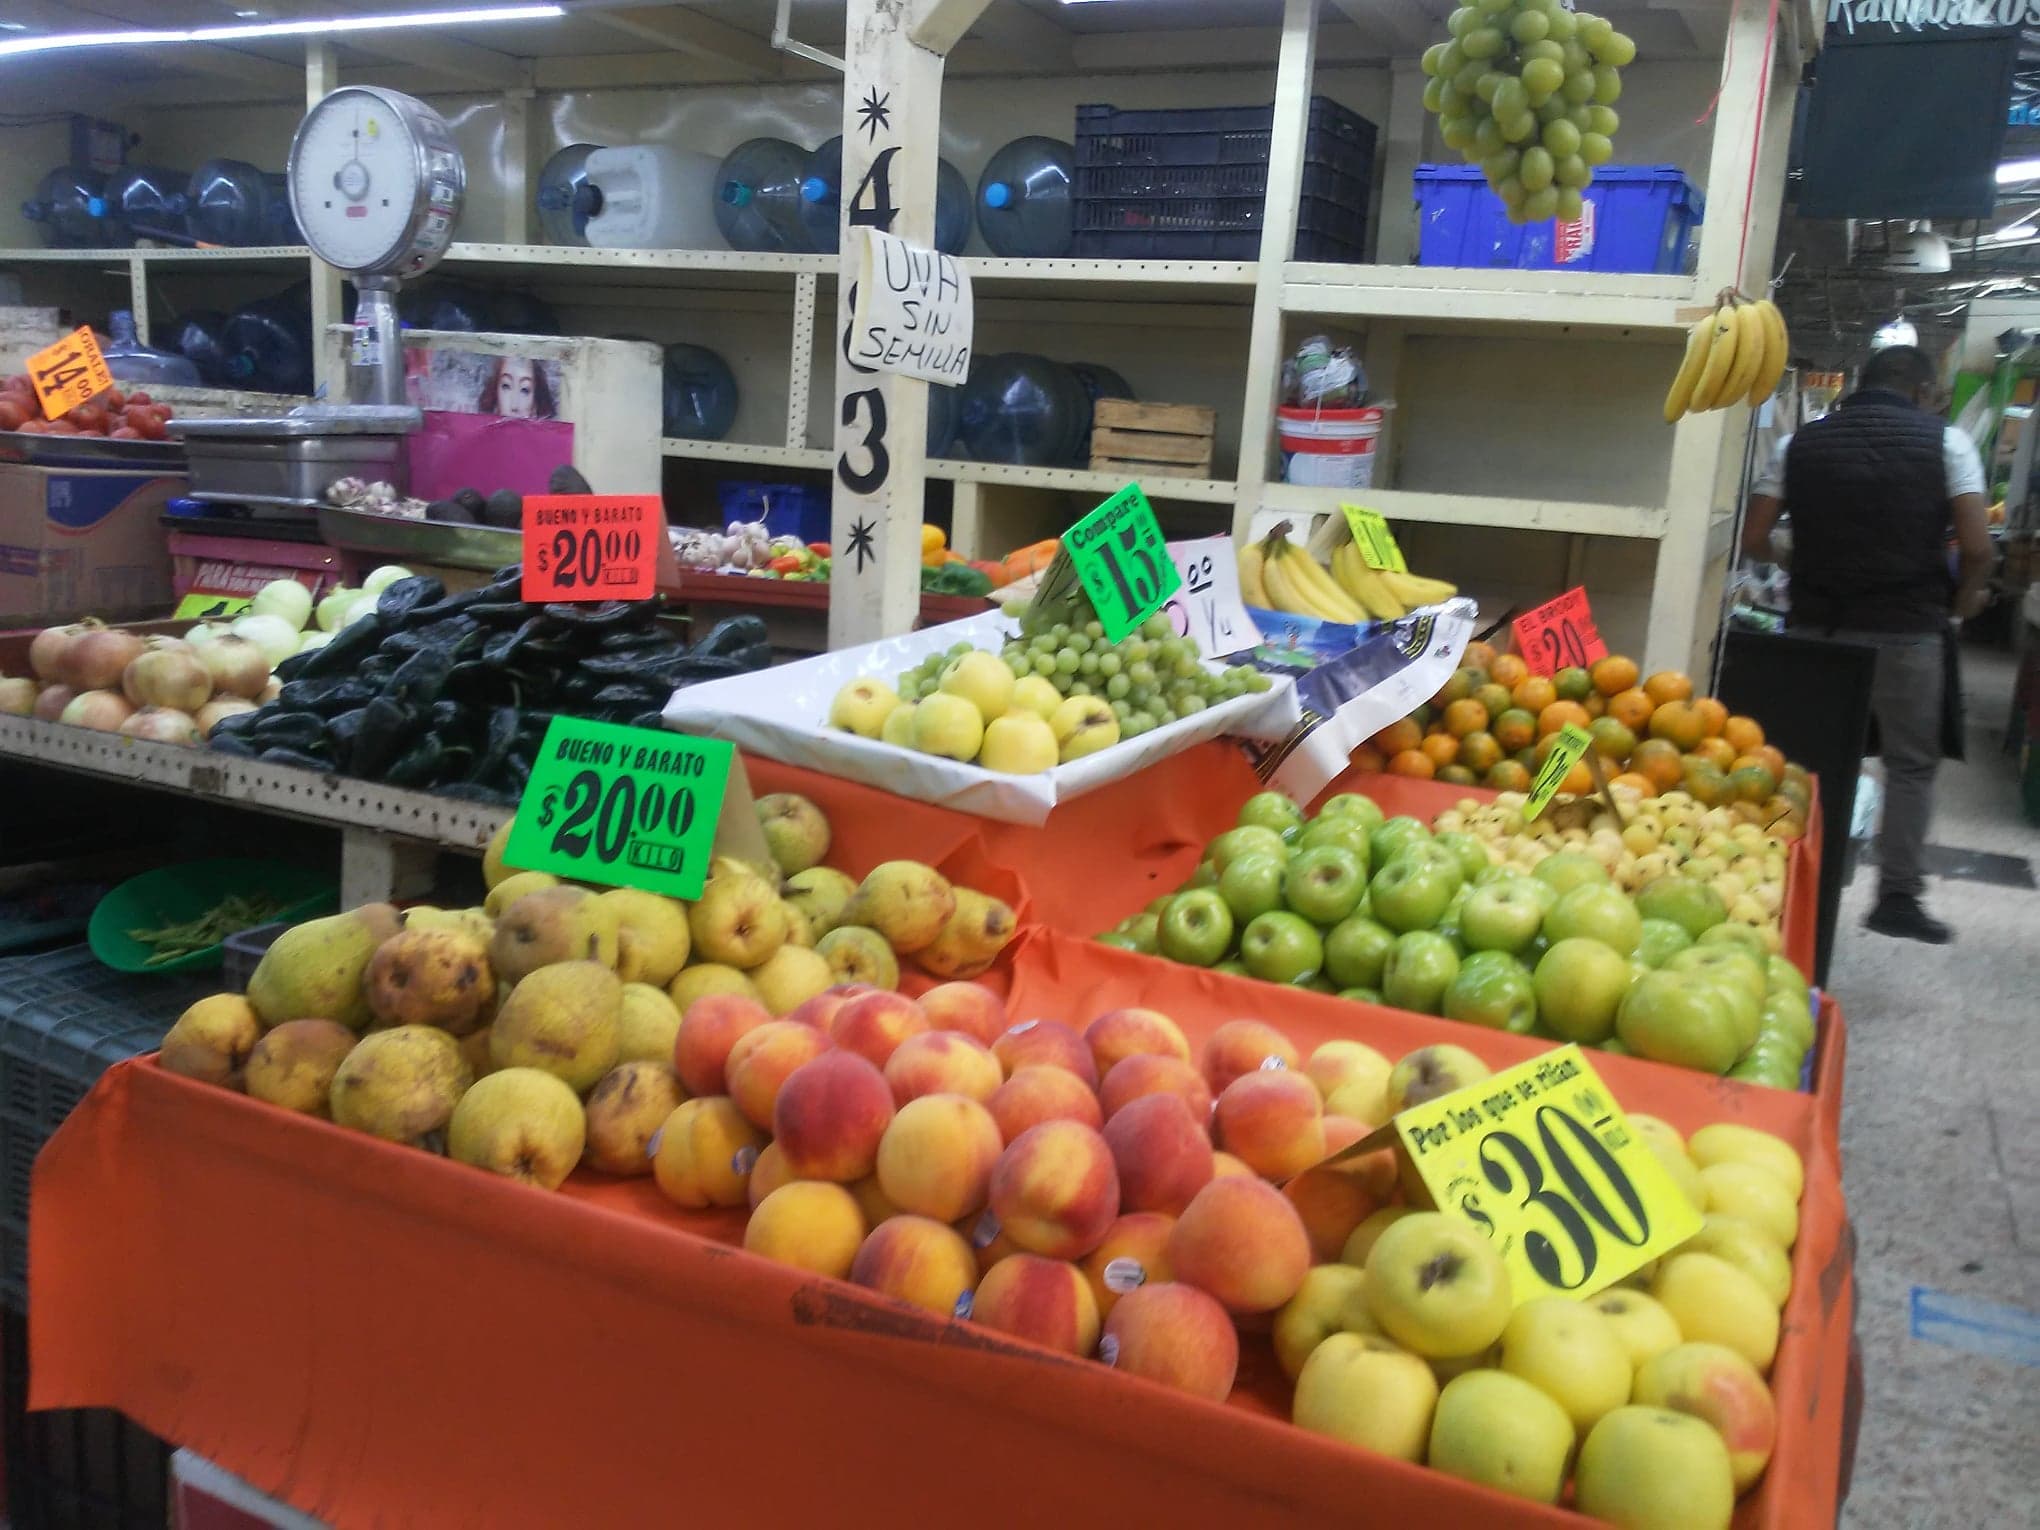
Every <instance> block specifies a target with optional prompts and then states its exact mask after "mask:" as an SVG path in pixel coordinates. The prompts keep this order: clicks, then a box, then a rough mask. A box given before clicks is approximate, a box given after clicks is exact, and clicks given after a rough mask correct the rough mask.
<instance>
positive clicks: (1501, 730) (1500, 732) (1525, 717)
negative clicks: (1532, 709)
mask: <svg viewBox="0 0 2040 1530" xmlns="http://www.w3.org/2000/svg"><path fill="white" fill-rule="evenodd" d="M1494 735H1495V742H1496V743H1498V744H1500V745H1501V746H1502V747H1503V748H1504V749H1506V750H1508V751H1509V753H1511V754H1514V753H1515V752H1516V751H1517V750H1519V749H1528V748H1529V747H1530V746H1531V745H1532V744H1534V743H1536V742H1537V719H1536V718H1535V717H1534V716H1532V715H1531V714H1530V713H1528V712H1526V711H1524V710H1523V709H1522V708H1521V707H1510V708H1509V709H1508V710H1507V711H1505V712H1503V713H1502V715H1501V716H1499V717H1497V718H1496V719H1495V725H1494Z"/></svg>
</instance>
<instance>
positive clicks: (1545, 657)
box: [1511, 587, 1608, 675]
mask: <svg viewBox="0 0 2040 1530" xmlns="http://www.w3.org/2000/svg"><path fill="white" fill-rule="evenodd" d="M1511 627H1512V629H1513V630H1514V632H1515V634H1516V652H1517V653H1519V654H1521V655H1522V656H1523V662H1524V663H1525V664H1528V665H1529V666H1530V670H1531V673H1532V674H1538V675H1555V674H1557V673H1558V672H1559V671H1560V670H1562V669H1575V668H1577V669H1585V668H1586V667H1587V666H1588V665H1589V664H1592V663H1593V662H1594V661H1595V660H1596V659H1605V658H1607V657H1608V645H1607V644H1606V643H1604V642H1602V641H1601V633H1600V629H1598V628H1597V627H1595V625H1594V613H1593V612H1592V611H1591V610H1589V609H1588V607H1587V592H1586V589H1585V588H1584V587H1581V588H1578V589H1571V590H1567V591H1566V592H1565V593H1564V594H1563V595H1561V596H1559V597H1558V598H1557V599H1556V600H1547V601H1546V602H1545V603H1544V604H1543V605H1541V606H1539V607H1538V608H1537V609H1536V610H1534V611H1526V612H1524V613H1523V614H1522V615H1521V616H1519V617H1517V618H1516V620H1515V621H1514V622H1513V623H1512V624H1511Z"/></svg>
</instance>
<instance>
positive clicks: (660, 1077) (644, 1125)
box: [586, 1061, 687, 1178]
mask: <svg viewBox="0 0 2040 1530" xmlns="http://www.w3.org/2000/svg"><path fill="white" fill-rule="evenodd" d="M686 1099H687V1091H686V1090H685V1089H682V1088H681V1087H680V1080H679V1079H677V1078H675V1077H674V1076H673V1070H672V1068H671V1067H670V1066H668V1065H666V1064H663V1063H656V1062H644V1061H638V1062H620V1063H618V1064H617V1065H616V1066H615V1067H614V1068H611V1069H610V1070H609V1071H608V1072H607V1073H605V1074H603V1075H602V1078H601V1081H600V1082H598V1083H597V1084H596V1085H595V1088H594V1090H593V1092H591V1093H590V1094H589V1096H588V1150H587V1156H586V1162H587V1165H588V1167H589V1168H591V1169H600V1170H601V1171H602V1172H603V1173H605V1174H619V1175H623V1176H625V1177H627V1178H635V1177H637V1176H639V1175H647V1174H650V1173H651V1172H652V1155H651V1145H652V1139H653V1138H654V1137H656V1136H658V1134H659V1128H660V1127H662V1126H664V1125H665V1124H666V1118H667V1117H668V1116H670V1115H672V1114H673V1112H674V1111H676V1110H678V1109H679V1108H680V1106H681V1105H682V1104H683V1103H684V1102H685V1101H686Z"/></svg>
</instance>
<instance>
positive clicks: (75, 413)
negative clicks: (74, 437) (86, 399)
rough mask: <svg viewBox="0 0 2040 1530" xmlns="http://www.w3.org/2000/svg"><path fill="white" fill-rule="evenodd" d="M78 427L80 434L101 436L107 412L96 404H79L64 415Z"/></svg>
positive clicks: (105, 423)
mask: <svg viewBox="0 0 2040 1530" xmlns="http://www.w3.org/2000/svg"><path fill="white" fill-rule="evenodd" d="M64 418H65V419H67V420H69V421H70V422H71V423H72V424H73V425H75V426H77V427H78V434H79V435H81V436H103V435H105V434H106V428H107V424H108V418H107V413H106V411H105V410H104V409H102V408H100V407H99V405H97V404H80V405H79V406H78V407H77V408H76V409H73V410H72V411H71V412H70V413H69V414H67V415H65V416H64Z"/></svg>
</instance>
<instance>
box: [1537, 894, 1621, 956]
mask: <svg viewBox="0 0 2040 1530" xmlns="http://www.w3.org/2000/svg"><path fill="white" fill-rule="evenodd" d="M1544 933H1545V934H1546V935H1548V936H1550V937H1551V939H1553V940H1554V941H1558V940H1574V939H1582V938H1583V939H1586V940H1598V941H1599V942H1600V943H1601V944H1602V945H1604V946H1607V947H1608V948H1609V949H1610V950H1613V951H1617V952H1619V953H1620V954H1622V955H1623V956H1627V955H1629V953H1630V952H1632V951H1634V950H1635V949H1636V943H1637V942H1638V941H1639V940H1641V939H1642V938H1643V920H1642V919H1641V918H1639V917H1638V915H1637V912H1636V905H1635V904H1634V903H1631V902H1630V901H1629V894H1628V893H1626V892H1624V891H1623V890H1622V889H1621V888H1619V887H1613V886H1604V885H1602V884H1600V883H1596V882H1586V883H1582V884H1581V885H1580V886H1578V887H1575V888H1574V889H1573V890H1572V891H1571V892H1569V893H1566V894H1565V895H1564V896H1563V897H1561V898H1560V899H1559V900H1558V902H1557V904H1556V905H1555V906H1554V907H1553V908H1552V910H1551V912H1550V913H1549V914H1546V915H1545V916H1544Z"/></svg>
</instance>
